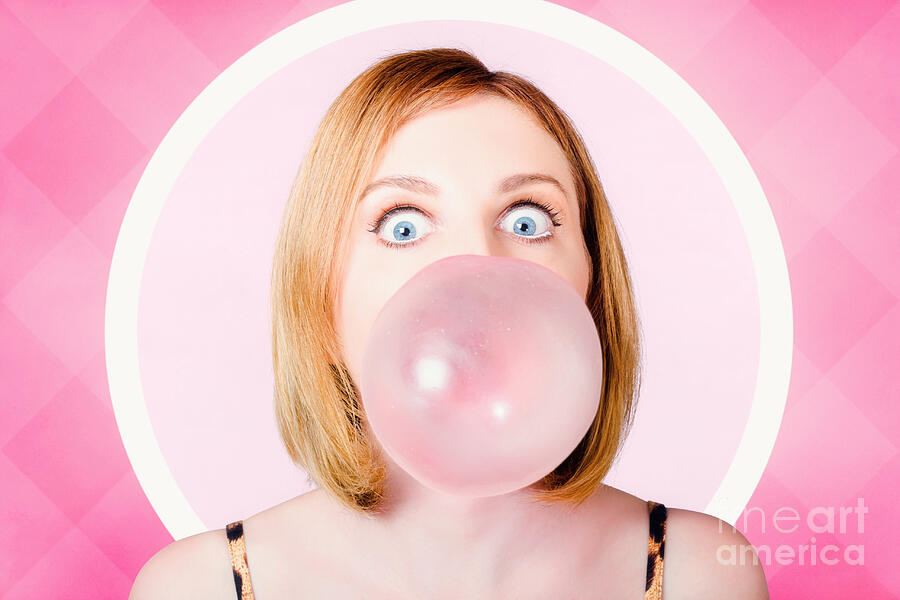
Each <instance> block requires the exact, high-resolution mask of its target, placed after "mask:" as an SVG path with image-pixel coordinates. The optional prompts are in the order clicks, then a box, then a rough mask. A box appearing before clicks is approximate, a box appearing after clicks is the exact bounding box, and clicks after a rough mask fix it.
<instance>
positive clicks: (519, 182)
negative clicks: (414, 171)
mask: <svg viewBox="0 0 900 600" xmlns="http://www.w3.org/2000/svg"><path fill="white" fill-rule="evenodd" d="M530 183H549V184H551V185H553V186H554V187H556V188H557V189H559V191H560V192H562V194H563V196H566V197H568V194H566V190H565V188H564V187H563V186H562V184H561V183H560V182H559V180H558V179H556V178H555V177H551V176H550V175H545V174H544V173H517V174H515V175H510V176H509V177H506V178H504V179H503V180H502V181H500V183H499V184H497V193H498V194H506V193H509V192H512V191H515V190H517V189H519V188H520V187H523V186H525V185H528V184H530ZM383 187H397V188H401V189H404V190H408V191H410V192H416V193H418V194H424V195H426V196H437V195H438V194H439V193H440V188H439V187H438V186H437V185H435V184H434V183H432V182H430V181H428V180H427V179H423V178H421V177H415V176H413V175H391V176H389V177H382V178H381V179H377V180H375V181H373V182H372V183H370V184H369V185H367V186H366V187H365V189H364V190H363V191H362V194H360V196H359V199H360V200H362V199H363V198H365V197H366V196H367V195H369V194H370V193H372V192H373V191H375V190H377V189H379V188H383Z"/></svg>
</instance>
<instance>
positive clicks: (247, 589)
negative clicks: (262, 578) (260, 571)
mask: <svg viewBox="0 0 900 600" xmlns="http://www.w3.org/2000/svg"><path fill="white" fill-rule="evenodd" d="M225 533H226V534H227V536H228V552H229V553H230V554H231V572H232V573H233V574H234V589H235V591H236V592H237V597H238V600H255V596H254V595H253V584H252V583H251V582H250V566H249V565H248V564H247V547H246V546H245V545H244V522H243V521H235V522H234V523H229V524H228V525H226V526H225Z"/></svg>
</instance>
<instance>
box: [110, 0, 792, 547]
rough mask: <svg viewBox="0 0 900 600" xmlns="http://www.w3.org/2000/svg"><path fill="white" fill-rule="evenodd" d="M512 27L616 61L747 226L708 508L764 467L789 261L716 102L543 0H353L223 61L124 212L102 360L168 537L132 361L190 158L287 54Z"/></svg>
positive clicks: (163, 488) (748, 490)
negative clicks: (731, 380) (736, 425)
mask: <svg viewBox="0 0 900 600" xmlns="http://www.w3.org/2000/svg"><path fill="white" fill-rule="evenodd" d="M445 19H452V20H467V21H481V22H488V23H495V24H500V25H508V26H512V27H518V28H520V29H524V30H527V31H532V32H535V33H540V34H544V35H547V36H550V37H554V38H556V39H558V40H561V41H565V42H566V43H568V44H572V45H574V46H576V47H578V48H580V49H582V50H584V51H585V52H588V53H589V54H591V55H593V56H595V57H597V58H599V59H601V60H603V61H604V62H606V63H607V64H609V65H611V66H612V67H614V68H616V69H618V70H619V71H621V72H622V73H624V74H625V75H627V76H628V77H630V78H631V79H632V80H634V81H635V82H636V83H637V84H638V85H640V86H641V87H642V88H643V89H645V90H646V91H647V92H649V93H650V94H651V95H653V97H655V98H656V99H657V100H659V102H661V103H662V104H663V105H664V106H665V107H666V108H667V109H668V110H669V111H670V112H671V113H672V115H673V116H674V117H675V118H677V119H678V120H679V121H680V122H681V124H682V125H683V126H684V127H685V128H686V129H687V131H688V132H689V134H690V135H691V136H692V137H693V139H694V140H695V141H696V142H697V144H698V145H699V146H700V148H701V149H702V151H703V152H704V154H705V155H706V157H707V159H708V160H709V161H710V163H711V164H712V165H713V167H714V168H715V170H716V172H717V173H718V175H719V177H720V178H721V180H722V182H723V184H724V186H725V188H726V189H727V191H728V194H729V195H730V197H731V199H732V201H733V202H734V206H735V210H736V212H737V215H738V217H739V219H740V221H741V223H742V225H743V228H744V231H745V233H746V236H747V243H748V245H749V249H750V255H751V259H752V262H753V268H754V271H755V274H756V278H757V285H758V288H757V291H758V294H759V307H760V357H759V371H758V374H757V381H756V389H755V391H754V396H753V403H752V406H751V409H750V414H749V417H748V420H747V424H746V426H745V428H744V432H743V435H742V437H741V441H740V443H739V445H738V449H737V452H736V453H735V456H734V459H733V461H732V463H731V465H730V467H729V468H728V471H727V472H726V474H725V477H724V478H723V479H722V482H721V484H720V485H719V488H718V490H717V491H716V493H715V495H714V496H713V498H712V500H711V501H710V502H709V504H708V505H707V507H706V512H707V513H709V514H712V515H714V516H717V517H719V518H721V519H723V520H725V521H727V522H729V523H734V522H735V521H736V520H737V518H738V517H739V516H740V513H741V511H742V510H743V509H744V507H745V506H746V504H747V502H748V501H749V499H750V496H751V495H752V493H753V490H754V489H755V488H756V485H757V483H758V482H759V479H760V477H761V476H762V473H763V470H764V468H765V465H766V463H767V462H768V459H769V455H770V454H771V451H772V447H773V446H774V444H775V438H776V435H777V433H778V429H779V427H780V425H781V417H782V414H783V412H784V405H785V401H786V399H787V391H788V383H789V379H790V371H791V357H792V347H793V317H792V311H791V293H790V283H789V279H788V270H787V263H786V260H785V256H784V250H783V248H782V245H781V239H780V237H779V235H778V230H777V228H776V226H775V219H774V217H773V216H772V213H771V210H770V209H769V205H768V202H767V200H766V197H765V194H764V193H763V189H762V186H761V185H760V183H759V181H758V180H757V178H756V175H755V174H754V173H753V169H752V168H751V166H750V163H749V161H748V160H747V158H746V157H745V156H744V154H743V153H742V152H741V150H740V147H739V146H738V144H737V142H736V141H735V140H734V138H733V137H732V136H731V134H730V133H729V131H728V129H727V128H726V127H725V125H724V124H723V123H722V121H721V120H720V119H719V118H718V116H716V114H715V112H714V111H713V110H712V109H711V108H710V107H709V106H708V105H707V104H706V102H704V100H703V99H702V98H701V97H700V95H699V94H697V92H695V91H694V90H693V89H692V88H691V86H690V85H688V83H687V82H686V81H684V80H683V79H682V78H681V77H680V76H679V75H678V74H677V73H675V71H673V70H672V69H670V68H669V67H668V66H666V65H665V64H664V63H663V62H662V61H661V60H659V59H658V58H657V57H656V56H654V55H653V54H652V53H650V52H649V51H648V50H646V49H645V48H643V47H642V46H640V45H639V44H638V43H636V42H634V41H633V40H631V39H629V38H627V37H626V36H624V35H622V34H621V33H619V32H617V31H615V30H613V29H611V28H610V27H608V26H606V25H604V24H602V23H600V22H598V21H596V20H594V19H592V18H590V17H588V16H586V15H583V14H581V13H579V12H576V11H574V10H571V9H568V8H564V7H562V6H558V5H556V4H551V3H549V2H545V1H543V0H500V1H493V2H481V1H480V0H454V1H453V2H441V3H436V2H421V1H419V0H354V1H352V2H348V3H346V4H341V5H338V6H335V7H333V8H330V9H328V10H325V11H322V12H320V13H317V14H315V15H312V16H310V17H308V18H306V19H304V20H302V21H300V22H298V23H296V24H294V25H292V26H290V27H288V28H286V29H284V30H282V31H281V32H279V33H277V34H276V35H274V36H272V37H271V38H269V39H267V40H265V41H264V42H262V43H261V44H259V45H258V46H256V47H255V48H253V49H252V50H250V51H249V52H247V54H245V55H244V56H242V57H241V58H240V59H238V60H237V61H236V62H235V63H234V64H232V65H231V66H230V67H228V68H227V69H225V71H224V72H222V74H221V75H219V76H218V77H217V78H216V79H215V80H214V81H213V82H212V83H210V84H209V85H208V86H207V87H206V89H204V90H203V91H202V92H201V93H200V95H199V96H197V98H196V99H195V100H194V101H193V102H192V103H191V104H190V106H188V108H187V109H186V110H185V111H184V113H183V114H182V115H181V116H180V117H179V118H178V120H177V121H176V122H175V124H174V125H173V126H172V129H171V130H170V131H169V132H168V134H166V136H165V137H164V138H163V140H162V142H161V143H160V145H159V147H158V148H157V150H156V152H155V153H154V154H153V156H152V158H151V159H150V162H149V163H148V165H147V168H146V170H145V171H144V173H143V175H142V176H141V179H140V181H139V182H138V185H137V187H136V188H135V191H134V195H133V196H132V199H131V202H130V204H129V206H128V210H127V211H126V213H125V217H124V219H123V221H122V226H121V229H120V231H119V237H118V240H117V241H116V247H115V251H114V252H113V258H112V264H111V267H110V274H109V284H108V288H107V295H106V331H105V337H106V367H107V373H108V378H109V388H110V394H111V397H112V404H113V410H114V412H115V416H116V421H117V424H118V427H119V431H120V433H121V435H122V441H123V443H124V446H125V451H126V452H127V454H128V458H129V460H130V461H131V464H132V466H133V468H134V471H135V474H136V476H137V478H138V481H139V482H140V484H141V487H142V488H143V490H144V492H145V493H146V495H147V498H148V500H149V501H150V504H151V505H152V506H153V508H154V510H155V511H156V513H157V514H158V515H159V517H160V519H161V520H162V522H163V524H164V525H165V527H166V528H167V529H168V530H169V532H170V533H171V534H172V536H173V537H174V538H175V539H181V538H184V537H187V536H189V535H193V534H195V533H200V532H202V531H205V530H206V526H205V524H204V523H203V521H202V520H201V519H200V517H199V516H198V515H197V513H196V512H195V511H194V509H193V507H192V506H191V505H190V503H189V502H188V500H187V498H186V497H185V496H184V494H183V493H182V491H181V490H180V489H179V487H178V485H177V483H176V481H175V479H174V478H173V476H172V474H171V472H170V471H169V468H168V465H167V464H166V461H165V459H164V457H163V453H162V451H161V449H160V447H159V444H158V443H157V440H156V438H155V436H154V434H153V429H152V426H151V423H150V418H149V414H148V411H147V407H146V405H145V403H144V397H143V392H142V388H141V378H140V369H139V363H138V298H139V293H140V283H141V274H142V271H143V267H144V263H145V259H146V257H147V251H148V249H149V246H150V240H151V236H152V234H153V230H154V229H155V227H156V223H157V219H158V218H159V215H160V213H161V211H162V208H163V206H164V204H165V202H166V199H167V198H168V197H169V194H170V192H171V190H172V188H173V186H174V184H175V181H176V179H177V177H178V175H179V173H181V171H182V169H183V168H184V167H185V165H186V164H187V162H188V159H189V158H190V157H191V155H192V154H193V153H194V151H195V150H196V149H197V147H198V146H199V145H200V143H201V142H202V141H203V139H204V138H205V137H206V136H207V135H208V134H209V132H210V131H211V130H212V129H213V127H215V125H216V124H217V123H218V122H219V121H220V120H221V119H222V118H223V117H224V116H225V114H226V113H227V112H228V111H229V110H230V109H231V108H232V107H233V106H235V105H236V104H237V103H238V102H239V101H240V100H241V99H242V98H243V97H244V96H245V95H247V94H248V93H250V92H251V91H252V90H253V89H255V88H256V87H257V86H259V85H260V84H261V83H262V82H263V81H265V80H266V79H267V78H268V77H269V76H271V75H273V74H274V73H276V72H277V71H279V70H280V69H282V68H283V67H285V66H287V65H288V64H290V63H291V62H292V61H294V60H296V59H298V58H300V57H302V56H304V55H306V54H308V53H310V52H312V51H314V50H317V49H318V48H321V47H322V46H325V45H326V44H329V43H331V42H334V41H337V40H340V39H342V38H345V37H348V36H351V35H354V34H357V33H362V32H364V31H368V30H371V29H376V28H379V27H385V26H389V25H396V24H402V23H412V22H417V21H430V20H445Z"/></svg>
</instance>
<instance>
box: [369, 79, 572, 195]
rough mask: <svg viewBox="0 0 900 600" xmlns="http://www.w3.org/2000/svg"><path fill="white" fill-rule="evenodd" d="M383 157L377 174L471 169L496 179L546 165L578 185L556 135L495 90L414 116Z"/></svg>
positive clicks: (437, 174) (545, 168) (442, 173)
mask: <svg viewBox="0 0 900 600" xmlns="http://www.w3.org/2000/svg"><path fill="white" fill-rule="evenodd" d="M379 158H380V161H379V163H378V165H377V166H376V168H375V171H374V173H373V176H372V178H371V179H375V178H378V177H381V176H384V175H396V174H408V175H418V176H423V177H426V178H432V177H433V178H435V179H440V178H441V176H447V175H451V174H457V173H465V174H467V175H468V176H471V177H477V176H479V175H481V176H484V177H487V178H490V179H491V182H493V180H494V179H496V178H497V177H499V176H504V175H507V174H509V173H512V172H521V171H541V172H547V173H549V174H552V175H554V176H555V177H557V178H558V179H560V181H562V182H563V184H564V185H566V186H567V187H570V186H571V185H572V182H571V176H570V175H569V174H568V162H567V160H566V157H565V154H564V153H563V151H562V149H561V148H560V147H559V144H557V142H556V140H555V139H553V137H552V136H551V135H550V134H549V133H547V132H546V131H545V130H544V129H543V127H541V125H539V124H538V123H537V121H535V120H534V118H533V117H532V116H531V115H530V114H528V112H526V110H525V109H524V108H521V107H519V106H518V105H516V104H515V103H513V102H511V101H509V100H505V99H503V98H499V97H495V96H475V97H470V98H466V99H464V100H462V101H459V102H456V103H454V104H451V105H448V106H445V107H441V108H437V109H433V110H430V111H428V112H426V113H424V114H422V115H420V116H418V117H417V118H415V119H413V120H411V121H408V122H407V123H405V124H404V125H403V126H402V127H400V128H399V129H398V130H397V132H396V133H395V134H394V136H393V137H392V138H391V139H390V140H388V142H387V143H386V144H385V146H384V148H383V149H382V152H381V153H380V157H379Z"/></svg>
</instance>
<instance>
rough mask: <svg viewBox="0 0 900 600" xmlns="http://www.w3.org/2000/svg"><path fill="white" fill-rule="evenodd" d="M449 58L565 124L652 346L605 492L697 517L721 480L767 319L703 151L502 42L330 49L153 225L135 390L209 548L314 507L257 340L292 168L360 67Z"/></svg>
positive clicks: (529, 40)
mask: <svg viewBox="0 0 900 600" xmlns="http://www.w3.org/2000/svg"><path fill="white" fill-rule="evenodd" d="M444 43H449V44H459V45H461V46H463V47H466V48H469V49H471V50H472V51H473V52H475V53H476V55H477V56H478V57H479V58H481V59H482V60H484V61H485V62H486V64H487V65H488V67H489V68H492V69H506V70H511V71H514V72H519V73H524V74H526V75H527V76H528V77H530V78H531V79H532V80H533V81H534V82H535V83H537V84H538V85H539V86H540V87H541V89H543V90H544V91H545V92H546V93H548V94H549V95H550V96H551V97H552V98H554V99H555V100H556V101H557V102H558V103H559V104H560V106H561V107H562V108H563V110H565V111H566V112H567V113H568V114H569V115H570V116H571V117H572V119H573V120H574V122H575V124H576V125H577V126H578V128H579V130H580V131H581V132H582V134H583V135H584V137H585V141H586V142H587V144H588V146H589V147H590V148H591V150H592V154H593V158H594V160H595V162H596V164H597V167H598V170H599V171H600V173H601V178H602V180H603V184H604V188H605V190H606V192H607V195H608V196H609V198H610V202H611V203H612V205H613V211H614V213H615V215H616V219H617V220H618V222H619V224H620V227H621V231H622V235H623V237H624V238H625V244H626V252H627V253H628V258H629V262H630V265H631V267H632V271H633V275H634V278H635V280H636V286H635V287H636V288H637V292H638V301H639V306H640V312H641V318H642V319H643V327H644V335H645V337H646V345H645V349H644V351H645V376H644V382H643V385H642V395H641V400H640V402H639V408H638V410H639V413H638V416H637V419H636V422H635V423H636V424H635V427H634V429H633V431H632V434H631V435H630V436H629V438H628V446H627V448H626V451H625V453H624V455H623V457H622V459H621V460H620V462H619V463H617V465H616V470H615V472H614V473H612V474H611V476H610V477H609V479H608V481H609V483H610V484H611V485H615V486H616V487H620V488H622V489H627V490H629V491H631V492H632V493H635V494H638V495H640V496H641V497H652V498H653V499H656V500H658V501H661V502H665V503H666V504H668V505H673V506H682V507H685V508H692V509H695V510H703V509H704V508H705V507H706V506H707V504H708V503H709V501H710V499H711V498H712V497H713V494H714V493H715V491H716V489H717V488H718V486H719V483H720V482H721V481H722V478H723V477H724V475H725V472H726V470H727V469H728V467H729V465H730V464H731V460H732V457H733V456H734V454H735V451H736V450H737V445H738V442H739V441H740V439H741V434H742V432H743V430H744V427H745V425H746V421H747V415H748V414H749V411H750V404H751V401H752V400H753V393H754V390H755V385H756V376H757V367H758V362H759V352H760V348H759V346H760V343H759V339H760V334H759V327H760V324H759V310H760V309H759V303H758V299H757V294H756V287H755V275H754V272H753V264H752V262H751V258H750V255H749V251H748V246H747V241H746V236H745V233H744V231H743V229H742V226H741V223H740V221H739V220H738V217H737V215H736V213H735V208H734V204H733V202H732V200H731V198H730V196H729V195H728V194H727V193H726V190H725V188H724V187H723V184H722V182H721V180H720V179H719V176H718V174H717V173H716V172H715V170H714V169H713V166H712V165H711V164H710V162H709V161H708V159H707V157H706V156H705V155H704V154H703V153H702V152H701V150H700V148H699V147H698V145H697V143H696V142H695V141H694V139H693V138H691V137H690V136H689V134H688V132H687V131H686V130H685V129H684V127H683V126H682V125H681V123H679V122H678V121H677V120H676V119H675V118H674V117H673V116H672V115H671V113H670V112H669V111H668V110H667V109H666V108H665V107H664V106H663V105H662V104H660V103H659V102H658V101H656V100H655V99H654V98H653V97H652V96H650V94H648V93H647V92H646V91H645V90H643V89H642V88H641V87H639V86H638V85H637V84H635V83H634V81H632V80H631V79H630V78H628V77H627V76H625V75H624V74H623V73H621V72H620V71H618V70H616V69H613V68H612V67H609V66H608V65H606V64H604V63H602V62H600V61H598V60H597V59H596V58H594V57H592V56H590V55H589V54H587V53H586V52H584V51H581V50H579V49H577V48H574V47H573V46H570V45H568V44H565V43H562V42H559V41H556V40H553V39H551V38H548V37H546V36H541V35H537V34H534V33H529V32H526V31H523V30H521V29H517V28H512V27H506V26H498V25H494V24H487V23H468V22H463V21H453V22H447V21H444V22H438V23H429V24H420V23H415V24H408V25H401V26H391V27H386V28H380V29H377V30H374V31H371V32H367V33H364V34H359V35H355V36H352V37H350V38H348V39H347V40H344V41H341V42H338V43H332V44H329V45H328V46H326V47H325V48H323V49H321V50H319V51H316V52H313V53H311V54H310V55H308V56H307V57H304V58H303V59H301V60H297V61H295V62H294V63H292V64H291V65H290V66H289V67H287V68H285V69H283V70H282V71H281V72H280V73H278V74H277V75H275V76H273V77H271V78H269V79H268V80H266V81H265V83H264V84H263V85H261V86H259V87H258V88H257V89H256V90H254V91H253V92H252V93H251V94H250V95H249V96H247V97H246V98H245V99H244V100H243V101H242V102H240V103H239V104H238V105H237V106H236V107H235V108H234V109H232V110H230V111H229V112H228V114H227V116H226V117H225V118H224V119H223V120H222V121H221V122H220V123H219V124H218V126H217V127H216V128H215V129H214V130H213V131H212V133H211V134H210V135H208V136H207V137H206V138H205V140H204V142H203V143H202V144H201V146H200V147H199V148H198V149H197V150H196V151H195V152H194V153H193V155H192V157H191V159H190V162H189V163H188V165H187V167H186V168H185V169H184V170H183V171H182V172H181V174H180V177H179V179H178V181H177V183H176V184H175V188H174V189H173V191H172V193H171V194H170V195H169V197H168V198H167V201H166V204H165V207H164V208H163V212H162V213H161V215H160V217H159V220H158V222H157V225H156V228H155V230H154V233H153V239H152V242H151V245H150V249H149V252H148V255H147V260H146V263H145V265H144V270H143V277H142V280H141V295H140V301H139V311H140V315H139V325H140V327H139V348H140V354H139V359H140V372H141V388H142V389H143V393H144V400H145V402H146V404H147V408H148V410H149V412H150V417H151V422H152V424H153V430H154V433H155V435H156V439H157V441H158V442H159V445H160V447H161V449H162V451H163V454H164V456H165V458H166V463H167V464H168V466H169V468H170V470H171V471H172V474H173V476H174V477H175V479H176V481H177V483H178V486H179V488H180V489H181V490H182V491H183V493H184V494H185V496H186V497H187V499H188V501H189V503H190V504H191V506H192V507H193V508H194V510H195V511H196V512H197V513H198V515H199V516H200V518H201V519H202V520H203V522H204V523H205V524H206V526H207V528H210V529H215V528H219V527H222V526H223V525H224V524H225V523H227V522H230V521H231V520H236V519H239V518H244V517H246V516H249V515H251V514H253V513H255V512H258V511H260V510H263V509H265V508H267V507H269V506H272V505H274V504H278V503H280V502H283V501H284V500H287V499H288V498H291V497H293V496H296V495H297V494H298V493H301V492H303V491H306V490H307V489H309V488H308V486H307V485H306V479H305V473H304V472H302V471H298V470H297V469H296V468H295V467H294V466H293V465H292V464H291V463H290V461H289V459H288V457H287V454H286V453H285V452H284V450H283V448H282V446H281V441H280V439H279V437H278V433H277V430H276V428H275V423H274V419H273V417H272V409H271V406H272V392H271V390H272V386H273V383H272V365H271V342H270V337H269V335H270V333H269V332H270V328H269V324H268V319H269V310H268V299H269V297H268V293H269V273H270V271H271V262H272V252H273V245H274V240H275V236H276V234H277V230H278V225H279V222H280V218H281V213H282V210H283V208H284V204H285V202H286V200H287V190H288V189H289V188H290V185H291V182H292V181H293V178H294V175H295V173H296V170H297V166H298V164H299V163H300V160H301V158H302V151H304V150H305V149H306V147H307V145H308V143H309V140H310V139H311V138H312V135H313V132H314V128H315V127H316V126H317V125H318V121H319V119H320V118H321V115H323V114H324V113H325V110H326V109H327V107H328V105H329V104H330V103H331V102H332V101H333V100H334V98H335V97H336V96H337V94H338V93H339V92H340V90H341V89H343V87H344V86H346V85H347V84H348V83H349V82H350V80H352V78H353V77H354V76H356V75H357V74H358V73H359V72H361V71H362V70H363V69H364V68H365V67H366V66H367V65H368V64H371V63H372V62H374V61H375V60H377V58H378V57H379V56H384V55H386V54H388V53H389V52H390V51H392V50H393V51H395V50H396V49H398V48H415V47H428V46H433V45H442V44H444ZM562 65H565V68H562ZM579 74H581V75H582V77H583V79H582V80H580V81H579V80H578V79H577V78H578V77H579ZM584 74H590V76H588V77H585V76H584ZM573 80H574V81H579V83H578V84H577V85H573V83H572V82H573ZM713 248H714V249H715V251H711V249H713ZM725 350H727V351H725ZM673 390H677V391H676V392H674V393H673ZM713 424H714V425H713ZM776 425H777V424H776ZM223 439H230V440H241V443H233V444H222V443H221V440H223ZM661 446H662V447H664V448H666V452H664V453H660V452H659V448H660V447H661ZM259 465H266V467H265V468H264V469H260V468H259ZM235 470H237V471H238V472H240V473H242V474H243V476H242V477H243V480H244V483H245V485H244V486H242V487H241V488H239V489H235V488H234V485H233V480H232V477H233V475H232V474H233V473H234V472H235Z"/></svg>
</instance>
